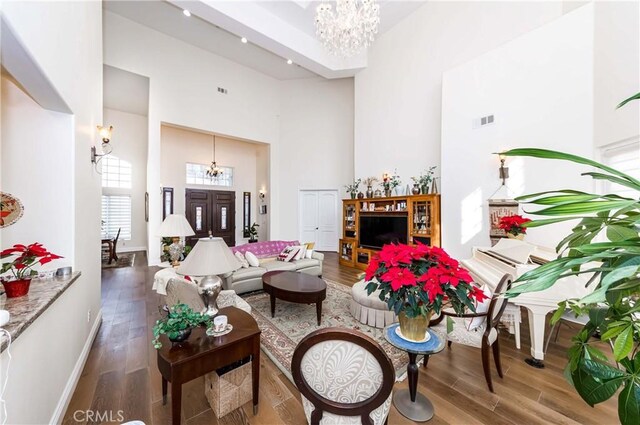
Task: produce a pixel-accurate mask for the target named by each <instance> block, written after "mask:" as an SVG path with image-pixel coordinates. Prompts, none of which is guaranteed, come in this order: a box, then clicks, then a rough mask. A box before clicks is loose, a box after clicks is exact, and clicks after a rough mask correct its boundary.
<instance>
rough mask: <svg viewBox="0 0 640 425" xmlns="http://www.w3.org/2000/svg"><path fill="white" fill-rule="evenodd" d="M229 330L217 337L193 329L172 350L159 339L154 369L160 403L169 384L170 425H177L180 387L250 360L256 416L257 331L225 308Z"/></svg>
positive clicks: (237, 313) (251, 322) (247, 316)
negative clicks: (158, 379) (158, 376)
mask: <svg viewBox="0 0 640 425" xmlns="http://www.w3.org/2000/svg"><path fill="white" fill-rule="evenodd" d="M219 314H223V315H226V316H227V318H228V320H229V323H230V324H232V325H233V330H232V331H231V332H230V333H229V334H227V335H223V336H220V337H213V336H207V334H206V333H205V329H204V328H196V329H194V330H193V331H192V332H191V336H190V337H189V339H188V340H187V341H185V342H183V343H182V344H180V345H179V346H178V345H176V346H175V347H172V344H171V342H170V341H169V339H168V338H167V336H166V335H162V336H161V337H160V338H161V342H162V348H160V349H159V350H158V369H159V370H160V374H161V375H162V403H163V404H165V403H166V399H167V383H168V382H171V417H172V423H173V424H174V425H179V424H180V410H181V402H182V384H184V383H185V382H189V381H191V380H192V379H195V378H197V377H199V376H202V375H205V374H207V373H209V372H212V371H214V370H216V369H220V368H221V367H224V366H227V365H229V364H231V363H233V362H236V361H239V360H242V359H244V358H247V357H248V356H251V380H252V385H253V387H252V390H253V413H254V415H255V414H257V413H258V388H259V384H260V332H261V331H260V328H258V324H257V323H256V321H255V319H254V318H253V317H252V316H251V315H250V314H249V313H246V312H245V311H243V310H240V309H239V308H236V307H225V308H222V309H220V313H219Z"/></svg>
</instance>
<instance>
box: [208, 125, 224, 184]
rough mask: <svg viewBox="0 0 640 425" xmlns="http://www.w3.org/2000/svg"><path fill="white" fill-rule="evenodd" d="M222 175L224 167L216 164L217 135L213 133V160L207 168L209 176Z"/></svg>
mask: <svg viewBox="0 0 640 425" xmlns="http://www.w3.org/2000/svg"><path fill="white" fill-rule="evenodd" d="M221 175H222V168H220V167H218V164H216V135H215V134H214V135H213V161H212V162H211V165H210V166H209V169H208V170H207V176H209V177H213V178H214V179H215V178H216V177H218V176H221Z"/></svg>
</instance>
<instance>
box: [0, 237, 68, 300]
mask: <svg viewBox="0 0 640 425" xmlns="http://www.w3.org/2000/svg"><path fill="white" fill-rule="evenodd" d="M9 257H14V258H13V260H12V261H10V262H3V263H2V269H0V274H5V273H7V272H9V271H10V272H11V275H10V276H9V277H8V278H7V277H2V278H0V281H1V282H2V285H3V286H4V290H5V292H6V294H7V298H15V297H21V296H23V295H26V294H27V293H28V292H29V286H30V285H31V279H32V278H33V277H35V276H37V275H38V272H37V271H36V270H34V267H35V266H36V265H40V266H42V265H44V264H47V263H49V262H51V261H53V260H57V259H58V258H62V257H61V256H59V255H56V254H53V253H51V252H49V251H47V249H46V248H45V247H44V246H42V244H40V243H37V242H36V243H32V244H31V245H22V244H16V245H14V246H13V248H7V249H5V250H3V251H1V252H0V260H4V259H5V258H9Z"/></svg>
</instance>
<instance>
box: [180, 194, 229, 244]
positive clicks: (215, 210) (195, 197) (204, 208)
mask: <svg viewBox="0 0 640 425" xmlns="http://www.w3.org/2000/svg"><path fill="white" fill-rule="evenodd" d="M185 212H186V214H185V215H186V217H187V221H188V222H189V224H190V225H191V228H192V229H193V231H194V232H195V233H196V234H195V235H194V236H191V237H189V238H187V244H189V245H191V246H194V245H195V243H196V241H197V240H198V239H200V238H206V237H209V236H217V237H221V238H223V239H224V241H225V242H226V243H227V245H229V246H235V244H236V193H235V192H229V191H225V190H200V189H187V190H186V200H185Z"/></svg>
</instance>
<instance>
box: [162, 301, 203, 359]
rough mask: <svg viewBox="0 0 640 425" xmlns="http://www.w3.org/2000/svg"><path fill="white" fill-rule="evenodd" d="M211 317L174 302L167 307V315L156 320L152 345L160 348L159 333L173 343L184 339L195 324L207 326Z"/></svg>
mask: <svg viewBox="0 0 640 425" xmlns="http://www.w3.org/2000/svg"><path fill="white" fill-rule="evenodd" d="M210 321H211V318H210V317H209V316H207V315H204V314H201V313H196V312H194V311H193V310H192V309H191V307H189V306H188V305H186V304H176V305H174V306H172V307H170V308H169V311H168V312H167V315H166V316H165V317H163V318H161V319H158V321H156V324H155V325H154V326H153V340H151V343H152V344H153V347H154V348H155V349H156V350H158V349H160V348H162V343H161V342H160V335H163V334H165V335H167V337H168V338H169V341H171V342H172V343H174V344H177V343H180V342H183V341H185V340H186V339H187V338H189V335H191V330H192V329H193V328H195V327H197V326H201V325H205V326H208V325H209V324H210V323H209V322H210Z"/></svg>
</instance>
